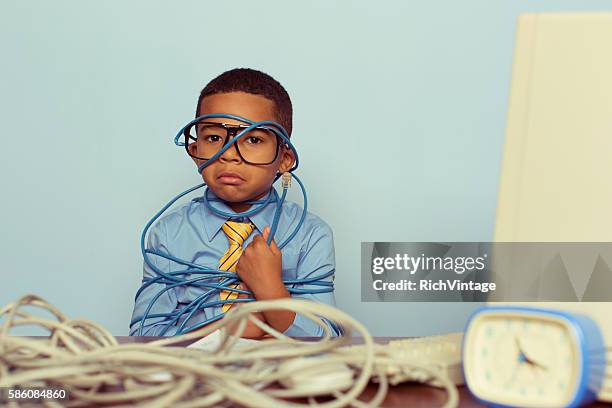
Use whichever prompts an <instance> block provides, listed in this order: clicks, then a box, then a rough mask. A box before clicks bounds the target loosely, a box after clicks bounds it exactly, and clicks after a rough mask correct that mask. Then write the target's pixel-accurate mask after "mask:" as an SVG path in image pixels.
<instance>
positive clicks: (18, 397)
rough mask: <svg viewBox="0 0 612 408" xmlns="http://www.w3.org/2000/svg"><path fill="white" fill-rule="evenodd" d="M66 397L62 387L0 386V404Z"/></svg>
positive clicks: (66, 394) (65, 391)
mask: <svg viewBox="0 0 612 408" xmlns="http://www.w3.org/2000/svg"><path fill="white" fill-rule="evenodd" d="M66 399H68V391H67V390H65V389H64V388H36V387H34V388H23V387H0V403H2V404H4V403H8V402H10V401H14V402H18V401H23V402H43V401H45V400H66Z"/></svg>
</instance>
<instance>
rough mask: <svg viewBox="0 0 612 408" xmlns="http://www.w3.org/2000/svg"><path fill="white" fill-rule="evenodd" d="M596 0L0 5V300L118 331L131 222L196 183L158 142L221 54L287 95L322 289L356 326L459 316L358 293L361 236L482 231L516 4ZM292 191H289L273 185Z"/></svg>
mask: <svg viewBox="0 0 612 408" xmlns="http://www.w3.org/2000/svg"><path fill="white" fill-rule="evenodd" d="M606 9H607V10H610V9H612V2H610V1H585V0H579V1H537V2H535V1H532V2H529V1H510V0H508V1H491V0H480V1H476V0H470V1H450V0H449V1H418V2H416V1H386V2H383V1H381V2H375V1H367V2H366V1H358V2H349V1H342V2H340V1H323V0H320V1H312V2H286V1H280V0H278V1H267V2H266V1H258V2H253V1H246V0H243V1H233V2H218V1H215V2H203V1H183V2H163V1H131V2H121V1H109V2H93V1H90V2H79V1H53V2H46V1H16V0H13V1H3V2H2V3H1V5H0V23H1V24H0V32H1V35H0V43H1V49H2V63H1V64H0V81H1V83H2V87H1V92H0V112H2V114H1V115H2V116H1V117H2V143H3V145H2V160H1V163H2V164H1V166H2V167H1V169H0V170H1V171H0V177H1V178H2V188H3V194H2V200H1V201H0V214H1V215H0V216H1V217H2V223H1V225H2V234H1V237H0V248H1V251H2V278H3V279H2V285H1V288H0V304H2V305H4V304H6V303H8V302H11V301H14V300H16V299H17V298H18V297H20V296H21V295H23V294H26V293H36V294H38V295H40V296H42V297H44V298H46V299H47V300H49V301H50V302H51V303H53V304H55V305H56V306H57V307H59V308H60V309H61V310H62V311H64V312H65V313H66V314H67V315H69V316H72V317H84V318H88V319H92V320H95V321H98V322H100V323H102V324H103V325H104V326H106V327H107V328H109V329H110V330H111V332H112V333H113V334H115V335H126V334H127V332H128V322H129V318H130V315H131V312H132V307H133V297H134V294H135V292H136V290H137V288H138V287H139V285H140V279H141V277H142V259H141V256H140V253H139V237H140V232H141V229H142V227H143V226H144V224H145V223H146V221H147V220H148V219H149V217H150V216H152V215H153V214H154V212H155V211H157V210H158V209H159V208H160V207H161V206H162V205H163V204H164V203H165V202H166V201H167V200H169V199H170V198H171V197H173V196H174V195H175V194H177V193H178V192H180V191H183V190H184V189H186V188H187V187H189V186H191V185H194V184H196V183H198V182H199V178H198V175H197V174H196V172H195V170H194V167H193V165H192V162H191V161H190V160H189V159H188V158H186V157H185V155H184V152H183V151H182V150H181V149H179V148H177V147H175V146H174V145H173V144H172V143H171V139H172V137H173V136H174V134H175V132H176V130H177V129H178V128H179V127H180V126H182V125H183V124H184V123H186V122H187V121H188V120H190V119H191V118H192V117H193V115H194V110H195V104H196V100H197V97H198V95H199V91H200V89H201V88H202V87H203V86H204V85H205V84H206V83H207V82H208V81H209V80H210V79H212V78H213V77H214V76H216V75H218V74H219V73H221V72H223V71H225V70H227V69H231V68H234V67H251V68H256V69H261V70H263V71H264V72H267V73H269V74H271V75H272V76H274V77H275V78H276V79H278V80H279V81H280V82H281V83H282V84H283V85H284V86H285V87H286V89H287V91H288V92H289V94H290V95H291V97H292V100H293V104H294V111H295V116H294V137H293V140H294V143H295V144H296V146H297V148H298V149H299V151H300V154H301V160H302V162H301V163H302V165H301V168H300V169H299V173H298V174H299V175H300V176H301V177H302V179H303V180H304V182H305V184H306V186H307V188H308V193H309V197H310V201H311V210H312V211H313V212H315V213H316V214H319V215H320V216H321V217H322V218H323V219H325V220H326V221H327V222H328V223H329V224H330V225H331V226H332V228H333V230H334V232H335V242H336V257H337V266H338V268H337V274H336V299H337V302H338V305H339V307H340V308H342V309H343V310H345V311H347V312H349V313H350V314H351V315H353V316H354V317H356V318H358V319H359V320H361V321H362V322H364V323H365V324H366V325H367V327H368V328H369V329H370V330H371V331H372V333H373V334H375V335H381V336H382V335H426V334H435V333H442V332H448V331H454V330H461V329H462V328H463V325H464V324H465V321H466V318H467V315H468V314H469V312H470V311H471V310H472V309H473V307H474V305H470V304H456V303H455V304H443V303H440V304H435V303H430V304H425V303H386V304H382V303H361V301H360V271H359V265H360V262H359V256H360V242H361V241H488V240H491V238H492V232H493V222H494V213H495V206H496V196H497V188H498V178H499V166H500V158H501V152H502V142H503V132H504V128H505V115H506V108H507V99H508V90H509V80H510V70H511V63H512V52H513V46H514V34H515V27H516V18H517V16H518V15H519V14H520V13H522V12H529V11H548V10H555V11H560V10H606ZM292 197H294V199H296V201H297V198H299V195H298V194H297V191H294V192H293V193H292Z"/></svg>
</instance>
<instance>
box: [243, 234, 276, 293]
mask: <svg viewBox="0 0 612 408" xmlns="http://www.w3.org/2000/svg"><path fill="white" fill-rule="evenodd" d="M269 235H270V227H266V228H264V231H263V235H256V236H255V237H254V238H253V240H252V241H251V243H250V244H249V245H247V247H246V248H245V249H244V251H243V252H242V255H240V259H239V260H238V265H236V273H237V274H238V276H239V277H240V279H241V280H242V281H243V282H244V283H245V284H246V285H247V286H248V287H249V288H250V289H251V291H252V292H253V294H254V295H255V297H256V298H258V299H259V298H260V296H261V297H267V296H265V294H266V293H270V291H272V292H276V291H277V290H278V288H279V285H280V286H283V288H284V285H283V282H282V280H281V272H282V264H283V258H282V254H281V251H280V249H278V246H276V242H274V240H272V241H271V242H270V246H268V244H267V243H266V241H267V239H268V236H269Z"/></svg>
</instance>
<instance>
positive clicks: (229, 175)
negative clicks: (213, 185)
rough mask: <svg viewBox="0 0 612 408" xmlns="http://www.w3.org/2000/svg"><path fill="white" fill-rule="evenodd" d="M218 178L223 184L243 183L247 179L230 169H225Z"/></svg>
mask: <svg viewBox="0 0 612 408" xmlns="http://www.w3.org/2000/svg"><path fill="white" fill-rule="evenodd" d="M217 180H219V182H221V183H223V184H241V183H243V182H244V181H245V180H244V179H243V178H242V176H241V175H240V174H238V173H233V172H230V171H224V172H222V173H221V174H219V175H218V176H217Z"/></svg>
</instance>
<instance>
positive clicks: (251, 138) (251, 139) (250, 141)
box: [247, 136, 263, 144]
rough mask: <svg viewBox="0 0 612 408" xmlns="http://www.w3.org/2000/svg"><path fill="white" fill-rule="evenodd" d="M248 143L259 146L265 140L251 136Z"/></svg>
mask: <svg viewBox="0 0 612 408" xmlns="http://www.w3.org/2000/svg"><path fill="white" fill-rule="evenodd" d="M247 142H249V143H250V144H258V143H261V142H263V140H261V139H260V138H259V137H256V136H249V137H247Z"/></svg>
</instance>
